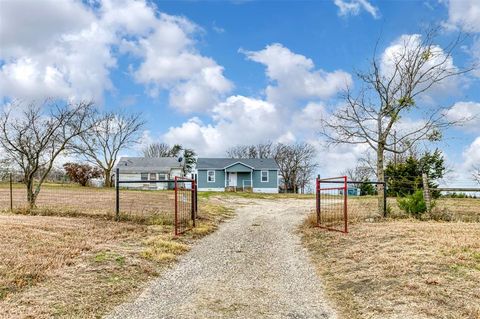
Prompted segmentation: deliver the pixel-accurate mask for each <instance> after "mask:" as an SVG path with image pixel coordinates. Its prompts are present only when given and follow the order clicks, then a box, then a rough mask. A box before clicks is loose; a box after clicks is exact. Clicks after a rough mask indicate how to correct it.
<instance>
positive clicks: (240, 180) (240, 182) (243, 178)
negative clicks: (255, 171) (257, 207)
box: [237, 171, 252, 187]
mask: <svg viewBox="0 0 480 319" xmlns="http://www.w3.org/2000/svg"><path fill="white" fill-rule="evenodd" d="M243 181H246V182H245V187H251V186H252V185H251V182H250V171H248V173H237V187H243Z"/></svg>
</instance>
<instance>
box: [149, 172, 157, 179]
mask: <svg viewBox="0 0 480 319" xmlns="http://www.w3.org/2000/svg"><path fill="white" fill-rule="evenodd" d="M156 179H157V174H156V173H150V180H151V181H154V180H156Z"/></svg>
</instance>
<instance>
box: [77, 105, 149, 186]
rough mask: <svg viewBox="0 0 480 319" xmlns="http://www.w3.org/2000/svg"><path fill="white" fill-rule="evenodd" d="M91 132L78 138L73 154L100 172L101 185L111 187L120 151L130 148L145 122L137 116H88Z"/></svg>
mask: <svg viewBox="0 0 480 319" xmlns="http://www.w3.org/2000/svg"><path fill="white" fill-rule="evenodd" d="M88 120H89V122H90V123H92V129H91V130H88V131H85V132H83V133H82V134H80V135H79V137H78V139H77V141H76V144H75V152H76V153H77V154H79V155H81V156H83V157H84V158H85V159H86V160H87V161H88V162H90V163H92V164H94V165H96V166H98V167H100V168H101V169H102V170H103V177H104V179H105V186H106V187H110V186H112V180H111V176H112V170H113V167H114V166H115V163H116V161H117V158H118V154H119V152H120V151H121V150H124V149H126V148H128V147H131V146H132V145H134V144H135V143H136V142H137V140H138V137H139V133H140V130H141V129H142V128H143V126H144V124H145V122H144V121H143V119H142V116H141V114H139V113H138V114H124V113H115V112H110V113H106V114H94V115H92V116H91V117H89V119H88Z"/></svg>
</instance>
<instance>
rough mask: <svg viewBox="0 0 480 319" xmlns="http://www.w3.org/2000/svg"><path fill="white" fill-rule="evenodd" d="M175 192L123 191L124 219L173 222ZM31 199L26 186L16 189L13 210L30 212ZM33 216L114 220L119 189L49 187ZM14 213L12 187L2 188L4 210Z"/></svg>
mask: <svg viewBox="0 0 480 319" xmlns="http://www.w3.org/2000/svg"><path fill="white" fill-rule="evenodd" d="M174 197H175V194H174V191H171V190H170V191H163V190H160V191H152V190H127V189H121V190H120V212H121V213H122V215H123V216H124V218H130V219H137V220H141V219H148V218H152V216H156V218H157V219H162V220H163V221H167V220H168V221H169V222H170V223H171V220H172V218H171V216H172V212H173V210H174ZM26 198H27V195H26V190H25V187H24V185H21V184H16V185H15V186H14V188H13V207H14V210H15V211H16V212H20V213H22V212H27V210H26V208H27V206H28V205H27V200H26ZM36 205H37V209H36V210H34V211H33V212H29V213H33V214H39V215H56V216H58V215H59V214H60V213H62V214H63V215H64V216H71V217H77V216H84V217H98V218H107V219H112V218H113V216H114V213H115V189H114V188H95V187H81V186H76V185H71V184H47V185H44V186H42V189H41V191H40V193H39V195H38V198H37V200H36ZM8 209H10V190H9V188H8V185H6V184H0V210H8Z"/></svg>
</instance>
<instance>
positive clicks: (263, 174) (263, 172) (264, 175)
mask: <svg viewBox="0 0 480 319" xmlns="http://www.w3.org/2000/svg"><path fill="white" fill-rule="evenodd" d="M262 182H268V171H262Z"/></svg>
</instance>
